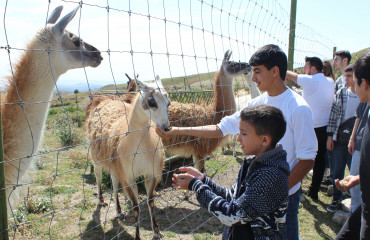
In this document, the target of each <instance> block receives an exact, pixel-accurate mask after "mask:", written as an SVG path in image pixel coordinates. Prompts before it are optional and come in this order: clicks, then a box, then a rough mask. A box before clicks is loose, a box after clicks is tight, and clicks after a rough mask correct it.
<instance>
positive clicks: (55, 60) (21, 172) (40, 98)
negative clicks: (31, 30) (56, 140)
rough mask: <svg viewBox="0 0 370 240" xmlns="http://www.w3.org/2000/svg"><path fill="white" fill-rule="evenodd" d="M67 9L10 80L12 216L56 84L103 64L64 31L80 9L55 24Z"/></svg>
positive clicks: (7, 117) (5, 109)
mask: <svg viewBox="0 0 370 240" xmlns="http://www.w3.org/2000/svg"><path fill="white" fill-rule="evenodd" d="M62 9H63V7H62V6H59V7H57V8H56V9H55V10H54V11H53V12H52V13H51V15H50V17H49V19H48V21H47V23H48V24H47V25H46V27H44V28H42V29H40V30H39V31H38V32H37V33H36V35H35V36H34V37H33V39H32V40H31V41H30V42H29V43H28V44H27V49H30V51H25V52H24V53H23V55H21V57H20V59H19V61H18V62H17V63H16V64H15V65H14V68H13V69H14V72H13V75H12V76H10V77H8V78H7V85H8V86H7V87H6V89H5V92H6V95H4V97H3V99H2V104H3V105H2V108H1V113H2V122H3V139H4V157H5V184H6V196H7V202H8V204H7V206H8V213H10V211H12V210H13V209H14V206H15V205H16V204H17V202H18V196H17V195H18V194H16V193H17V191H15V192H14V189H15V188H17V187H18V186H19V185H21V184H22V180H23V178H24V176H25V175H26V172H27V170H28V169H29V168H30V166H31V165H32V160H33V159H34V155H35V154H37V152H38V149H39V145H40V142H41V138H42V135H43V130H44V126H45V121H46V117H47V113H48V109H49V105H50V100H51V98H52V94H53V90H54V88H55V82H54V81H57V80H58V78H59V77H60V75H62V74H64V73H65V72H67V71H68V70H69V69H75V68H83V67H88V66H90V67H97V66H99V65H100V63H101V61H102V60H103V58H102V57H101V55H100V51H99V50H97V49H96V48H95V47H93V46H92V45H90V44H88V43H86V42H84V41H83V40H82V39H80V38H79V37H78V36H76V35H74V34H72V33H71V32H69V31H67V30H65V28H66V26H67V25H68V23H69V22H70V21H71V20H72V19H73V17H74V16H75V14H76V12H77V10H78V9H79V8H78V7H77V8H75V9H74V10H73V11H72V12H70V13H69V14H67V15H66V16H64V17H63V18H62V19H60V20H59V21H58V22H57V23H56V21H57V20H58V18H59V17H60V14H61V12H62ZM45 49H50V51H45ZM24 103H27V104H24ZM28 103H29V104H28Z"/></svg>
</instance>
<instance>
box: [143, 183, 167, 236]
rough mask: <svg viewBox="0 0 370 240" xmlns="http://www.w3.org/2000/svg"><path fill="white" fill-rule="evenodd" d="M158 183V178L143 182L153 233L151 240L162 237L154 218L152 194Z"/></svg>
mask: <svg viewBox="0 0 370 240" xmlns="http://www.w3.org/2000/svg"><path fill="white" fill-rule="evenodd" d="M158 182H159V178H154V180H147V181H145V189H146V192H147V198H148V199H147V204H148V208H149V213H150V219H151V223H152V229H153V232H154V235H153V239H160V238H162V237H163V235H162V233H161V232H160V230H159V227H158V224H157V221H156V219H155V216H154V192H155V187H156V186H157V184H158Z"/></svg>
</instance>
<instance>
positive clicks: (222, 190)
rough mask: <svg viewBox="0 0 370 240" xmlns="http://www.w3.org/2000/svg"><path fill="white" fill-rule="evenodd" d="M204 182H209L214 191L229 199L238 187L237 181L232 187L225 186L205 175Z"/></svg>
mask: <svg viewBox="0 0 370 240" xmlns="http://www.w3.org/2000/svg"><path fill="white" fill-rule="evenodd" d="M202 182H203V183H205V184H207V185H208V186H209V188H210V189H211V190H212V192H214V193H215V194H216V195H217V196H220V197H222V198H224V199H226V200H227V201H230V200H231V199H232V198H233V196H234V192H235V189H236V183H235V184H234V185H233V186H232V187H231V188H230V189H228V188H223V187H221V186H220V185H218V184H217V183H215V182H214V181H213V180H212V179H211V178H209V177H207V176H204V179H203V181H202Z"/></svg>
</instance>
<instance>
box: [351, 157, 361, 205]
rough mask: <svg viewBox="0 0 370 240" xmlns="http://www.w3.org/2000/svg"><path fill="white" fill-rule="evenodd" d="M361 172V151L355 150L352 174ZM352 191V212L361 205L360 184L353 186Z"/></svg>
mask: <svg viewBox="0 0 370 240" xmlns="http://www.w3.org/2000/svg"><path fill="white" fill-rule="evenodd" d="M359 173H360V151H357V150H355V152H354V153H353V155H352V162H351V171H350V174H351V175H352V176H355V175H359ZM349 191H350V192H351V212H354V211H355V210H356V208H357V207H359V206H361V202H362V201H361V189H360V184H359V185H357V186H354V187H352V188H351V189H350V190H349Z"/></svg>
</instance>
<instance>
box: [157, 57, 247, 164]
mask: <svg viewBox="0 0 370 240" xmlns="http://www.w3.org/2000/svg"><path fill="white" fill-rule="evenodd" d="M230 56H231V51H227V52H226V53H225V56H224V59H223V62H222V65H221V67H220V69H219V71H218V72H217V73H216V75H215V76H214V87H215V91H214V94H215V95H214V103H213V105H207V106H206V105H198V104H184V103H178V102H172V103H171V106H170V107H169V109H168V117H169V119H170V121H171V125H173V126H174V127H195V126H204V125H214V124H217V123H219V122H220V121H221V119H222V118H223V117H225V116H228V115H231V114H233V113H234V112H235V111H236V103H235V98H234V91H233V78H234V77H235V76H237V75H240V74H246V73H248V72H249V71H250V70H251V67H250V66H249V64H247V63H237V62H231V61H229V59H230ZM227 140H228V136H225V137H222V138H202V137H192V136H184V135H182V136H179V135H177V136H174V137H171V138H170V139H167V140H165V139H163V144H164V145H165V146H166V150H167V152H168V153H169V154H171V155H178V156H183V157H191V156H192V157H193V161H194V165H195V167H196V168H197V169H198V170H200V171H204V160H205V158H206V157H208V156H211V155H212V154H213V153H214V151H215V150H216V149H217V147H218V146H220V145H221V146H222V145H223V144H225V142H226V141H227Z"/></svg>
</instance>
